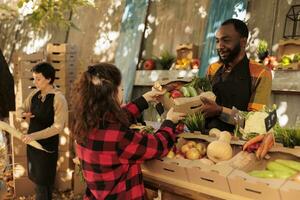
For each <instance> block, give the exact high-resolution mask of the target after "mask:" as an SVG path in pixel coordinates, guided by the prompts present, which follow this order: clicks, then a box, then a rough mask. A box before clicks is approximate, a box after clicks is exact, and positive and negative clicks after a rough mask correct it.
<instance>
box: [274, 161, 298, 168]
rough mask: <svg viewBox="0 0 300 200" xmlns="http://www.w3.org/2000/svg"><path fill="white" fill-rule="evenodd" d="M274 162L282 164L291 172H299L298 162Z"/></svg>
mask: <svg viewBox="0 0 300 200" xmlns="http://www.w3.org/2000/svg"><path fill="white" fill-rule="evenodd" d="M275 162H278V163H279V164H282V165H284V166H286V167H289V168H291V169H293V170H297V171H300V162H297V161H294V160H283V159H277V160H275Z"/></svg>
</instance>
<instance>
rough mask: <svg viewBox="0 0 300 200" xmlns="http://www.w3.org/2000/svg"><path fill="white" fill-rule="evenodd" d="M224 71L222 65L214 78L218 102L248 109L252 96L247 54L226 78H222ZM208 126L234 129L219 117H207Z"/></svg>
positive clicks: (209, 127) (222, 104) (228, 106)
mask: <svg viewBox="0 0 300 200" xmlns="http://www.w3.org/2000/svg"><path fill="white" fill-rule="evenodd" d="M223 72H224V67H220V69H219V70H218V71H217V72H216V74H215V76H214V78H213V80H212V86H213V92H214V94H215V95H216V96H217V98H216V102H217V104H218V105H221V106H224V107H227V108H232V107H233V106H234V107H235V108H237V109H238V110H241V111H247V107H248V103H249V101H250V97H251V76H250V70H249V60H248V59H247V57H246V56H245V57H244V58H243V60H242V61H241V62H240V63H238V64H237V66H235V67H234V68H233V69H232V71H231V72H230V74H229V75H228V76H227V77H226V78H225V79H223V78H222V74H223ZM206 128H207V129H211V128H218V129H220V130H222V131H225V130H226V131H229V132H232V131H233V130H234V126H233V125H230V124H227V123H225V122H223V121H221V120H220V119H218V118H207V119H206Z"/></svg>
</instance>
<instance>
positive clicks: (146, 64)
mask: <svg viewBox="0 0 300 200" xmlns="http://www.w3.org/2000/svg"><path fill="white" fill-rule="evenodd" d="M143 66H144V69H145V70H153V69H154V68H155V61H154V60H153V59H148V60H146V61H145V62H144V65H143Z"/></svg>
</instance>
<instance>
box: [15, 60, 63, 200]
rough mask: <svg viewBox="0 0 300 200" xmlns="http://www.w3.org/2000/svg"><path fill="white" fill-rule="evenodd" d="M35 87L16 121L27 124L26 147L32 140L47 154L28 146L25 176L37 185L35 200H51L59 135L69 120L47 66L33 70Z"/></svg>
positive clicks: (39, 65)
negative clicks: (23, 121)
mask: <svg viewBox="0 0 300 200" xmlns="http://www.w3.org/2000/svg"><path fill="white" fill-rule="evenodd" d="M32 72H33V79H34V84H35V86H36V87H37V89H36V90H34V91H32V92H31V93H30V94H29V96H28V97H27V98H26V99H25V101H24V103H23V107H22V108H18V109H17V115H18V117H22V118H23V119H27V120H29V129H28V134H27V135H24V136H23V137H22V140H23V142H25V143H26V144H28V143H30V142H31V141H33V140H36V141H37V142H39V143H40V144H41V145H42V146H43V147H44V148H45V149H46V150H48V151H49V152H51V153H47V152H45V151H41V150H38V149H35V148H33V147H32V146H30V145H27V163H28V176H29V178H30V180H31V181H33V182H34V183H35V184H36V199H37V200H51V199H52V188H53V184H54V179H55V175H56V163H57V158H58V144H59V133H61V132H62V130H63V129H64V127H65V124H66V122H67V119H68V107H67V102H66V99H65V97H64V95H63V94H62V93H61V92H60V91H59V90H58V89H57V88H56V87H55V86H54V85H53V82H54V79H55V69H54V68H53V67H52V65H50V64H49V63H40V64H38V65H36V66H35V67H33V69H32Z"/></svg>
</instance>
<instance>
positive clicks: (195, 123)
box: [183, 112, 205, 132]
mask: <svg viewBox="0 0 300 200" xmlns="http://www.w3.org/2000/svg"><path fill="white" fill-rule="evenodd" d="M183 123H184V124H185V125H186V127H187V128H188V129H189V131H191V132H194V131H201V132H202V131H203V130H204V125H205V118H204V115H203V114H202V113H201V112H197V113H193V114H189V115H187V116H186V117H185V119H184V120H183Z"/></svg>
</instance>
